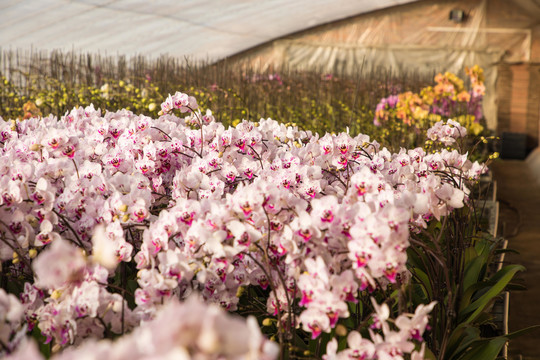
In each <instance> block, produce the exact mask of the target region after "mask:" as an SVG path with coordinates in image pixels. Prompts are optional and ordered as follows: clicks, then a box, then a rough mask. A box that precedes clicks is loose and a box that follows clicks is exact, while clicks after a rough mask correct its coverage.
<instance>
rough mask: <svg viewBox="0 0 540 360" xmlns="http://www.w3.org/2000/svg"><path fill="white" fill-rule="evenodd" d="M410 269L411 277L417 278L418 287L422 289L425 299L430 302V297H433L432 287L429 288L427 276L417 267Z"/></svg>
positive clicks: (429, 282)
mask: <svg viewBox="0 0 540 360" xmlns="http://www.w3.org/2000/svg"><path fill="white" fill-rule="evenodd" d="M410 271H411V273H412V274H413V278H414V277H417V278H418V280H419V281H418V285H419V286H418V287H419V288H421V289H422V291H423V293H424V295H425V298H426V300H428V302H430V301H431V299H433V289H432V288H431V281H430V280H429V276H428V275H427V274H426V273H425V272H424V271H423V270H421V269H420V268H417V267H414V268H411V269H410Z"/></svg>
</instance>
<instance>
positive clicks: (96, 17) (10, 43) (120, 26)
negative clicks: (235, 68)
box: [0, 0, 417, 61]
mask: <svg viewBox="0 0 540 360" xmlns="http://www.w3.org/2000/svg"><path fill="white" fill-rule="evenodd" d="M414 1H417V0H354V1H351V0H334V1H328V0H181V1H173V0H2V1H0V47H1V48H2V50H10V49H11V50H16V49H21V50H23V51H28V50H30V49H32V50H49V51H50V50H63V51H71V50H74V51H76V52H91V53H99V54H102V55H128V56H132V55H143V56H147V57H151V58H153V57H158V56H160V55H168V56H173V57H186V58H189V59H192V60H209V61H212V60H218V59H222V58H225V57H228V56H231V55H234V54H237V53H239V52H242V51H244V50H247V49H250V48H252V47H255V46H258V45H261V44H264V43H266V42H268V41H271V40H273V39H276V38H280V37H283V36H285V35H288V34H291V33H295V32H297V31H301V30H305V29H308V28H311V27H314V26H317V25H322V24H326V23H329V22H332V21H336V20H341V19H345V18H348V17H351V16H355V15H359V14H363V13H367V12H371V11H375V10H379V9H383V8H387V7H391V6H395V5H401V4H406V3H411V2H414Z"/></svg>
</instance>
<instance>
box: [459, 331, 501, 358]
mask: <svg viewBox="0 0 540 360" xmlns="http://www.w3.org/2000/svg"><path fill="white" fill-rule="evenodd" d="M507 341H508V340H507V339H506V338H505V337H502V336H501V337H496V338H492V339H485V340H479V341H476V342H474V343H473V344H471V347H470V348H469V349H468V350H467V351H466V352H465V354H464V355H463V356H462V357H460V358H459V359H460V360H479V359H482V360H495V359H496V358H497V357H498V356H499V353H500V352H501V349H502V348H503V346H504V344H506V342H507Z"/></svg>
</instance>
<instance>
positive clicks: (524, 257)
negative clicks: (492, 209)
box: [491, 158, 540, 360]
mask: <svg viewBox="0 0 540 360" xmlns="http://www.w3.org/2000/svg"><path fill="white" fill-rule="evenodd" d="M530 160H531V159H530V158H529V159H528V160H527V161H521V160H501V161H497V162H495V163H493V164H492V166H491V168H492V170H493V176H494V179H495V180H496V181H497V200H498V201H499V206H500V215H499V234H500V235H502V236H504V238H506V239H508V248H509V249H513V250H517V251H518V252H519V254H513V253H509V254H507V256H506V258H505V264H506V263H508V264H509V263H519V264H522V265H524V266H525V267H526V269H527V270H526V271H525V272H523V273H518V275H517V279H516V282H518V283H520V284H523V285H525V286H526V287H527V291H513V292H511V294H510V311H509V331H510V332H513V331H516V330H519V329H522V328H525V327H528V326H531V325H538V324H540V177H538V174H539V171H540V162H538V161H536V164H535V162H533V161H530ZM535 174H536V175H535ZM539 338H540V329H536V330H534V331H531V332H529V333H527V334H525V335H523V336H521V337H518V338H516V339H514V340H512V342H511V343H510V347H509V350H508V354H509V359H525V360H529V359H531V360H532V359H540V343H539V340H538V339H539Z"/></svg>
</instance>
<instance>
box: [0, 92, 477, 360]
mask: <svg viewBox="0 0 540 360" xmlns="http://www.w3.org/2000/svg"><path fill="white" fill-rule="evenodd" d="M161 108H162V115H161V116H160V117H159V118H158V119H152V118H149V117H146V116H143V115H140V116H137V115H135V114H133V113H132V112H130V111H127V110H120V111H117V112H105V114H102V113H101V111H100V110H95V109H94V107H93V106H90V107H87V108H78V109H73V110H72V111H71V112H70V113H69V114H66V115H65V116H63V117H62V118H61V119H59V120H58V119H56V118H55V117H53V116H49V117H46V118H30V119H27V120H22V121H18V122H15V121H13V122H11V123H9V122H0V140H1V144H2V152H1V153H0V156H1V161H0V163H1V164H4V165H2V167H1V168H0V176H1V177H0V231H1V232H0V259H1V260H2V271H3V275H2V276H3V279H8V281H9V282H10V283H11V284H12V285H11V287H9V288H8V291H9V292H11V293H15V294H16V295H18V297H19V299H17V298H16V297H14V296H13V295H12V294H8V293H7V292H6V291H5V290H3V289H0V299H1V300H0V306H1V307H2V308H3V311H2V312H1V314H3V315H2V316H1V318H0V340H1V342H0V346H1V348H2V349H1V352H2V354H4V355H5V354H12V355H14V356H20V357H22V358H24V357H25V356H29V355H28V354H31V353H32V352H35V347H34V346H33V345H28V341H29V340H27V339H25V334H26V333H28V332H29V331H32V332H33V334H34V335H35V336H34V337H36V338H39V337H40V335H39V334H42V335H43V336H44V341H45V342H46V343H50V344H51V345H52V350H53V352H54V353H56V352H59V351H60V350H63V349H64V348H70V346H71V345H79V344H82V346H80V347H77V348H73V349H66V350H63V351H62V352H60V353H59V354H57V355H56V357H57V358H61V359H64V358H80V357H81V356H83V355H84V356H86V357H88V358H98V357H99V358H112V359H116V358H118V359H120V358H142V357H148V356H150V355H152V354H154V355H155V356H156V357H160V358H164V357H166V356H168V357H171V358H172V357H175V358H177V357H178V358H197V359H199V358H201V359H203V358H205V359H206V358H208V359H218V358H251V359H264V358H275V357H276V356H277V355H278V352H279V353H280V354H281V356H289V357H293V356H299V355H298V354H316V355H317V356H322V355H319V354H326V355H324V356H323V357H324V358H325V359H344V358H351V357H353V358H366V359H367V358H379V359H383V358H388V359H389V358H394V359H402V358H404V356H410V357H411V358H413V359H419V358H423V356H424V355H425V352H426V351H428V349H427V348H426V346H425V343H424V342H423V335H424V332H425V331H426V328H427V325H428V314H429V313H430V311H431V310H432V309H433V307H434V306H435V303H434V302H431V303H426V304H419V305H418V306H415V307H414V308H412V309H410V311H406V310H407V309H406V308H402V307H401V308H400V309H399V310H398V311H396V310H395V308H394V306H393V300H394V299H395V296H394V295H390V296H387V294H392V293H394V290H395V289H396V288H398V287H400V286H402V285H406V284H407V283H408V281H409V279H410V272H409V271H408V270H407V268H406V262H407V249H408V248H409V246H410V241H409V240H410V234H411V232H412V233H420V232H422V231H425V229H426V228H427V226H428V224H429V223H430V221H432V219H435V220H439V219H441V218H442V217H445V216H447V215H449V214H450V213H451V212H452V211H453V210H454V209H456V208H461V207H463V206H464V204H465V203H467V202H468V201H469V193H470V192H469V189H468V188H467V186H466V183H467V181H470V180H475V179H477V178H478V177H479V176H480V175H481V174H482V173H483V172H484V171H485V170H486V168H485V166H484V165H482V164H479V163H477V162H474V163H472V162H471V161H469V160H467V155H466V154H461V153H459V152H458V151H457V150H446V149H443V150H440V151H438V152H433V153H426V151H424V150H423V149H421V148H416V149H409V150H407V149H402V150H401V151H399V152H398V153H391V152H390V151H388V150H387V149H386V148H381V146H380V145H379V144H378V143H377V142H376V141H373V140H371V139H370V138H369V136H367V135H363V134H361V135H358V136H356V137H351V136H349V134H347V133H340V134H338V135H333V134H325V135H324V136H319V135H317V134H313V133H311V132H309V131H302V130H299V129H298V128H296V127H290V126H289V127H287V126H284V125H282V124H279V123H278V122H276V121H273V120H270V119H266V120H264V119H261V120H260V121H259V122H258V123H253V122H248V121H243V122H241V123H240V124H238V125H237V126H236V127H235V128H228V129H226V128H225V127H224V126H223V125H222V124H221V123H219V122H216V121H215V120H214V116H213V114H212V112H211V111H209V110H207V111H206V112H202V111H200V110H199V109H198V108H197V102H196V100H195V98H193V97H190V96H188V95H186V94H182V93H176V94H175V95H172V96H169V98H168V99H167V100H166V101H165V102H164V103H163V104H162V105H161ZM176 110H178V111H180V112H181V113H183V114H185V116H184V117H178V116H176V115H174V112H175V111H176ZM465 134H466V129H465V128H464V127H462V126H461V125H460V124H459V123H457V122H453V121H448V122H447V123H442V122H441V123H438V124H437V126H436V127H434V128H433V129H431V130H430V132H429V137H430V138H431V139H432V140H434V141H439V142H442V143H443V144H451V143H453V142H456V141H458V142H459V141H461V139H462V138H463V137H464V136H465ZM18 284H19V285H18ZM6 288H7V286H6ZM381 294H383V295H384V296H379V295H381ZM186 298H190V301H188V302H186V303H183V304H179V303H178V300H184V299H186ZM201 299H202V300H204V301H205V302H206V303H210V304H216V305H219V306H220V307H221V308H223V309H226V310H228V311H238V312H242V311H243V310H245V309H247V308H249V309H253V308H257V309H258V310H259V311H258V312H255V313H256V314H257V315H259V322H260V324H261V326H262V327H263V328H262V329H263V331H264V332H265V333H266V334H268V335H269V336H272V338H273V340H277V341H278V343H279V345H280V346H281V347H280V348H279V349H278V348H277V346H276V344H275V343H274V342H272V341H269V340H266V338H265V337H264V336H262V335H261V331H260V330H259V327H258V326H257V322H256V320H255V319H254V318H248V319H247V322H244V321H242V320H239V319H237V318H231V317H230V316H229V315H226V314H225V313H223V312H221V311H219V310H218V309H217V307H215V305H203V304H201V303H200V301H201ZM245 303H249V304H248V305H245ZM360 308H366V309H369V311H364V312H363V311H361V310H360ZM263 312H264V313H266V315H264V314H263ZM195 314H196V315H195ZM264 317H266V319H264V321H263V320H262V319H263V318H264ZM173 319H174V321H172V320H173ZM232 329H238V333H241V334H244V335H242V336H241V335H235V336H234V337H232V335H231V334H232V331H233V330H232ZM130 331H133V332H132V333H131V334H127V333H128V332H130ZM36 334H37V335H36ZM123 334H126V335H124V336H122V337H121V338H120V339H119V340H116V341H114V342H111V341H105V340H102V341H98V339H101V338H106V339H114V338H117V337H118V336H120V335H123ZM236 336H238V338H236ZM338 336H339V337H341V339H342V340H340V341H339V342H338ZM323 338H324V339H325V340H324V341H321V339H323ZM141 339H142V340H141ZM239 339H242V341H239ZM299 339H300V340H299ZM312 343H318V345H317V349H315V350H313V349H311V348H309V346H310V345H309V344H312ZM306 344H307V345H306ZM25 351H27V352H28V353H25ZM25 354H26V355H25ZM406 354H410V355H406Z"/></svg>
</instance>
